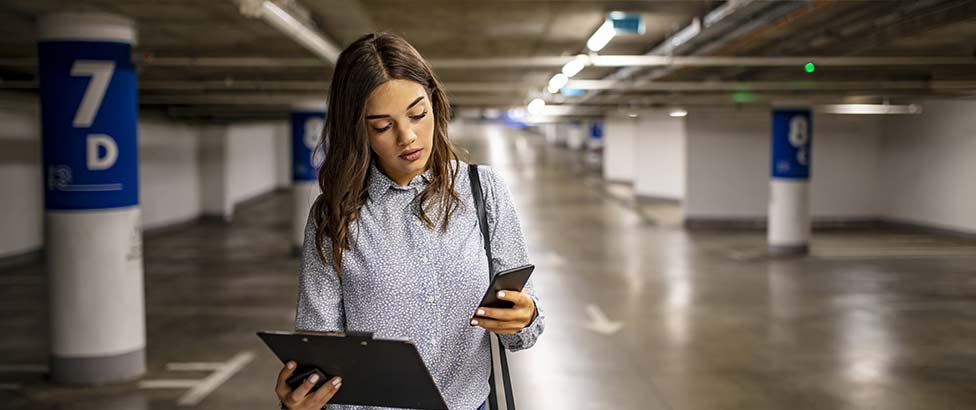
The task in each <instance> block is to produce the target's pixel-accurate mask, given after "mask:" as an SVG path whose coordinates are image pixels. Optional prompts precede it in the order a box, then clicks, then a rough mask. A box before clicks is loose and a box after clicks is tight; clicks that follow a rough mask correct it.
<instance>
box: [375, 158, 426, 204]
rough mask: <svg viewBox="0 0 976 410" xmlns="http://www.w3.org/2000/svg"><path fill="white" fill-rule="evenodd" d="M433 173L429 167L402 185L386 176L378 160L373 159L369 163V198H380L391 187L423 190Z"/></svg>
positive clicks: (402, 189) (403, 189)
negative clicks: (378, 165) (378, 164)
mask: <svg viewBox="0 0 976 410" xmlns="http://www.w3.org/2000/svg"><path fill="white" fill-rule="evenodd" d="M431 175H432V172H431V170H430V169H427V170H426V171H424V173H422V174H420V175H418V176H416V177H414V178H413V180H411V181H410V183H409V184H407V186H400V184H397V183H396V182H394V181H393V180H392V179H390V177H388V176H386V174H384V173H383V171H380V169H379V167H377V166H376V160H372V161H370V164H369V177H368V179H369V182H368V184H367V191H368V193H369V198H370V200H379V199H380V198H382V197H383V195H385V194H386V193H387V192H389V191H390V189H397V190H401V191H405V190H409V189H413V188H416V189H417V190H418V191H419V190H423V189H424V188H425V187H426V186H427V184H429V183H430V179H431Z"/></svg>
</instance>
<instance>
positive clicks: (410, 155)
mask: <svg viewBox="0 0 976 410" xmlns="http://www.w3.org/2000/svg"><path fill="white" fill-rule="evenodd" d="M423 151H424V150H423V149H422V148H419V149H412V150H407V151H404V153H402V154H400V158H401V159H404V160H407V161H416V160H418V159H420V154H421V153H422V152H423Z"/></svg>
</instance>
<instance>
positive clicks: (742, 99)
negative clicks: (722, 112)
mask: <svg viewBox="0 0 976 410" xmlns="http://www.w3.org/2000/svg"><path fill="white" fill-rule="evenodd" d="M732 101H734V102H736V103H751V102H753V101H756V96H755V95H754V94H753V93H751V92H749V91H748V90H739V91H736V92H735V93H734V94H732Z"/></svg>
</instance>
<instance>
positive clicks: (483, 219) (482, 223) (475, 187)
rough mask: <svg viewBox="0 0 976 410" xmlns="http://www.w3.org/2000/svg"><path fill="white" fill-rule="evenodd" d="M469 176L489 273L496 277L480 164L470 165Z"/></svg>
mask: <svg viewBox="0 0 976 410" xmlns="http://www.w3.org/2000/svg"><path fill="white" fill-rule="evenodd" d="M468 177H469V178H470V179H471V195H473V196H474V206H475V208H476V209H477V210H478V226H479V227H481V237H482V238H484V240H485V241H484V242H485V255H488V274H489V275H490V276H491V278H494V277H495V267H494V265H493V264H492V263H491V260H492V258H491V235H490V234H489V233H488V213H487V212H485V197H484V194H483V191H482V188H481V176H480V175H479V174H478V165H477V164H469V165H468Z"/></svg>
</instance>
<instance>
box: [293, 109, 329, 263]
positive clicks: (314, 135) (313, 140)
mask: <svg viewBox="0 0 976 410" xmlns="http://www.w3.org/2000/svg"><path fill="white" fill-rule="evenodd" d="M324 125H325V101H324V100H321V101H319V100H316V101H308V102H305V103H302V104H297V105H295V106H293V107H292V113H291V141H292V143H291V146H292V151H291V152H292V173H291V175H292V196H293V197H294V202H293V203H294V206H293V208H292V212H293V217H292V221H293V223H292V239H293V241H294V242H293V243H294V245H295V247H296V248H301V246H302V242H303V241H304V240H305V223H306V222H307V221H308V213H309V210H310V209H311V208H312V203H313V202H315V198H317V197H318V196H319V193H320V192H321V190H320V189H319V182H318V180H319V173H318V170H319V167H320V166H321V165H322V161H323V160H324V159H325V151H324V149H323V148H324V147H323V145H322V144H320V141H321V138H322V127H323V126H324Z"/></svg>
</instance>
